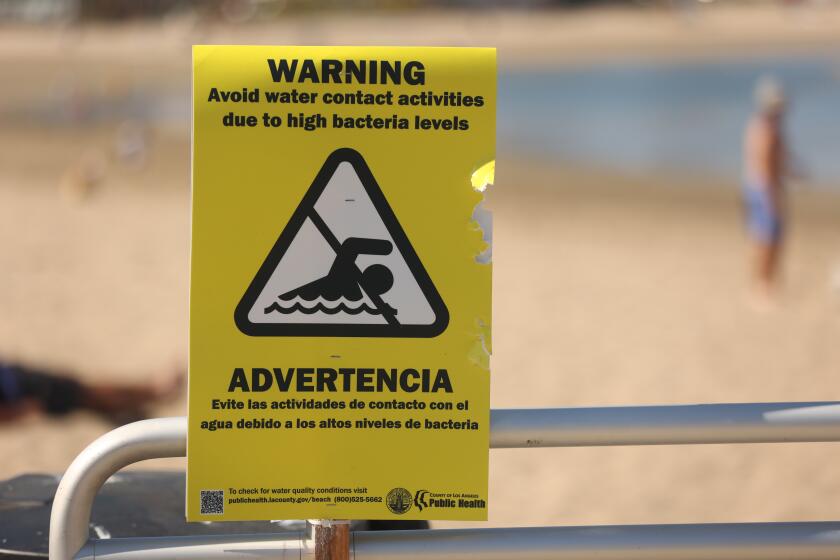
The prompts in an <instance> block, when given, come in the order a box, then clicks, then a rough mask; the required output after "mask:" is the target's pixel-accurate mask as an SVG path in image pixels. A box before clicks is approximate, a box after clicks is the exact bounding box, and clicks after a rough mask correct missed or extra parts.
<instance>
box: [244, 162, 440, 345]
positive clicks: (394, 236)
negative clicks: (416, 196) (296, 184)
mask: <svg viewBox="0 0 840 560" xmlns="http://www.w3.org/2000/svg"><path fill="white" fill-rule="evenodd" d="M234 319H235V322H236V325H237V327H238V328H239V330H241V331H242V332H243V333H245V334H247V335H251V336H340V337H433V336H437V335H439V334H440V333H442V332H443V331H444V330H445V329H446V326H447V325H448V323H449V312H448V310H447V308H446V305H445V304H444V302H443V300H442V299H441V297H440V294H439V293H438V291H437V289H436V288H435V286H434V284H433V283H432V280H431V278H430V277H429V275H428V273H427V272H426V270H425V268H424V267H423V264H422V263H421V261H420V258H419V257H418V256H417V253H416V252H415V250H414V248H413V246H412V245H411V242H410V241H409V240H408V237H407V236H406V234H405V232H404V231H403V229H402V226H401V225H400V223H399V221H398V220H397V218H396V216H395V214H394V212H393V210H392V209H391V207H390V205H389V204H388V202H387V200H386V199H385V195H384V194H383V193H382V190H381V189H380V188H379V185H378V184H377V183H376V180H375V179H374V177H373V174H372V173H371V171H370V169H369V168H368V166H367V164H366V163H365V161H364V159H363V158H362V156H361V154H359V153H358V152H356V151H355V150H352V149H349V148H342V149H339V150H336V151H335V152H333V153H332V154H330V155H329V157H327V160H326V162H325V163H324V165H323V167H322V168H321V170H320V172H319V173H318V175H317V176H316V177H315V180H314V181H313V183H312V186H311V187H310V188H309V190H308V191H307V193H306V194H305V195H304V197H303V200H302V201H301V202H300V204H299V205H298V207H297V209H296V210H295V212H294V214H293V215H292V217H291V219H290V220H289V222H288V224H287V225H286V227H285V228H284V229H283V231H282V233H281V234H280V236H279V238H278V239H277V242H276V243H275V244H274V247H273V248H272V249H271V251H270V252H269V254H268V257H267V258H266V259H265V261H264V262H263V264H262V266H261V267H260V268H259V271H258V272H257V274H256V276H255V277H254V279H253V281H252V282H251V284H250V286H249V287H248V289H247V290H246V292H245V295H244V296H243V297H242V300H241V301H240V302H239V305H238V306H237V307H236V310H235V312H234Z"/></svg>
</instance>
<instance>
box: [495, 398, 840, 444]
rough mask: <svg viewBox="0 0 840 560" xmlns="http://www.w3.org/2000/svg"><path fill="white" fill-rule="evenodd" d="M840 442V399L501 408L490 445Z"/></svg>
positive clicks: (497, 413) (496, 412)
mask: <svg viewBox="0 0 840 560" xmlns="http://www.w3.org/2000/svg"><path fill="white" fill-rule="evenodd" d="M793 441H840V403H837V402H809V403H755V404H697V405H672V406H616V407H601V408H543V409H539V408H536V409H501V410H493V411H491V414H490V446H491V447H494V448H505V447H506V448H511V447H575V446H599V445H671V444H699V443H781V442H793Z"/></svg>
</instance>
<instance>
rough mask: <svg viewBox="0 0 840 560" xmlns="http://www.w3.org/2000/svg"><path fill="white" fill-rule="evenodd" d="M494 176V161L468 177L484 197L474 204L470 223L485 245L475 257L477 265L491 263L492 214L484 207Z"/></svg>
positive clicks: (474, 188)
mask: <svg viewBox="0 0 840 560" xmlns="http://www.w3.org/2000/svg"><path fill="white" fill-rule="evenodd" d="M495 176H496V160H495V159H494V160H490V161H488V162H487V163H485V164H484V165H482V166H480V167H479V168H478V169H476V170H475V171H473V173H472V175H471V176H470V184H471V185H472V188H473V190H474V191H476V192H480V193H482V194H483V195H485V196H482V197H481V201H480V202H479V203H478V204H476V206H475V208H474V209H473V213H472V221H473V222H474V223H475V225H476V226H477V227H478V229H480V230H481V239H482V241H484V243H485V244H486V246H485V248H484V250H483V251H482V252H481V253H479V254H478V255H476V257H475V261H476V262H477V263H479V264H490V263H491V262H493V213H492V212H491V211H490V210H488V209H487V208H485V207H484V203H485V202H486V200H487V197H486V192H487V188H488V187H489V186H490V185H492V184H493V181H494V180H495Z"/></svg>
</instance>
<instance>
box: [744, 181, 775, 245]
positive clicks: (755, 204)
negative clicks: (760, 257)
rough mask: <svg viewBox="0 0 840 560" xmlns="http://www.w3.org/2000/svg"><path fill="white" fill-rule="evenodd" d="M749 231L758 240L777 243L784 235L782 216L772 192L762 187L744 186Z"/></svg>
mask: <svg viewBox="0 0 840 560" xmlns="http://www.w3.org/2000/svg"><path fill="white" fill-rule="evenodd" d="M744 207H745V210H746V219H747V231H748V232H749V234H750V236H751V237H752V238H753V239H755V240H756V241H760V242H762V243H776V242H778V241H779V239H781V237H782V218H781V216H779V213H778V212H777V211H776V209H775V208H774V207H773V202H772V201H771V200H770V193H769V192H767V190H765V189H762V188H756V187H751V186H747V187H744Z"/></svg>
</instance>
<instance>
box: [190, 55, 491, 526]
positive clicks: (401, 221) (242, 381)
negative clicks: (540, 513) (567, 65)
mask: <svg viewBox="0 0 840 560" xmlns="http://www.w3.org/2000/svg"><path fill="white" fill-rule="evenodd" d="M193 65H194V66H193V108H194V115H193V236H192V276H191V293H190V383H189V385H190V389H189V437H188V467H187V518H188V519H189V520H222V519H227V520H244V519H290V518H292V519H299V518H332V519H460V520H482V519H486V518H487V461H488V443H489V392H490V371H489V362H490V316H491V313H490V311H491V304H490V302H491V263H490V255H491V251H490V246H489V240H490V239H491V233H490V227H491V223H490V219H489V214H488V213H487V211H486V210H484V208H483V206H482V203H483V200H484V196H485V192H484V191H485V189H486V188H487V185H488V184H489V183H492V180H493V177H492V175H493V169H494V160H495V155H494V150H495V111H496V53H495V50H494V49H472V48H415V47H398V48H393V47H246V46H196V47H194V48H193Z"/></svg>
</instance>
